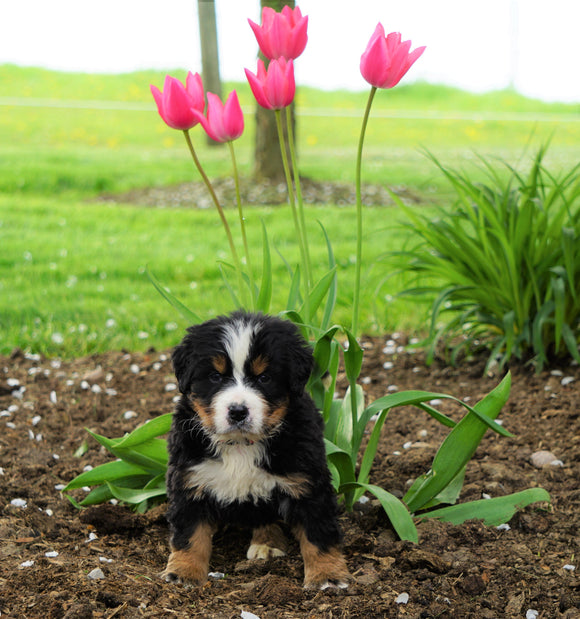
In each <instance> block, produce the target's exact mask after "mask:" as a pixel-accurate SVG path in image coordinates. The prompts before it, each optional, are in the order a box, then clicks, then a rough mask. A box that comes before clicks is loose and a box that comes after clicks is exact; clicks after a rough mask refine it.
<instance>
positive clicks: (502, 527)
mask: <svg viewBox="0 0 580 619" xmlns="http://www.w3.org/2000/svg"><path fill="white" fill-rule="evenodd" d="M495 528H496V529H497V530H498V531H509V530H510V529H511V527H510V525H509V524H507V522H504V524H500V525H498V526H497V527H495Z"/></svg>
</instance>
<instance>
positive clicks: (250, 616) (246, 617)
mask: <svg viewBox="0 0 580 619" xmlns="http://www.w3.org/2000/svg"><path fill="white" fill-rule="evenodd" d="M240 617H241V618H242V619H260V617H258V615H254V613H249V612H248V611H247V610H243V611H242V614H241V615H240Z"/></svg>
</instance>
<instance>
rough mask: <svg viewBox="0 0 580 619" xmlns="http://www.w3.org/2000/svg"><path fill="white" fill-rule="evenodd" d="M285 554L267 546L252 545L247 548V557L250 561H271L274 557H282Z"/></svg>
mask: <svg viewBox="0 0 580 619" xmlns="http://www.w3.org/2000/svg"><path fill="white" fill-rule="evenodd" d="M285 555H286V553H285V552H284V551H283V550H280V548H273V547H272V546H268V545H267V544H252V545H251V546H250V547H249V548H248V553H247V555H246V556H247V557H248V559H249V560H250V561H255V560H257V559H265V560H268V559H273V558H274V557H284V556H285Z"/></svg>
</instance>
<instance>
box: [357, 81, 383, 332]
mask: <svg viewBox="0 0 580 619" xmlns="http://www.w3.org/2000/svg"><path fill="white" fill-rule="evenodd" d="M376 92H377V89H376V87H375V86H373V87H372V88H371V91H370V93H369V98H368V101H367V107H366V109H365V113H364V116H363V121H362V127H361V131H360V138H359V141H358V149H357V154H356V173H355V182H356V188H355V191H356V263H355V277H354V298H353V303H352V329H351V331H352V334H353V336H354V337H357V335H358V320H359V301H360V279H361V263H362V235H363V214H362V192H361V167H362V151H363V143H364V140H365V133H366V129H367V124H368V121H369V115H370V111H371V106H372V104H373V99H374V96H375V93H376Z"/></svg>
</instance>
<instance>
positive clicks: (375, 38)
mask: <svg viewBox="0 0 580 619" xmlns="http://www.w3.org/2000/svg"><path fill="white" fill-rule="evenodd" d="M410 48H411V41H403V42H401V34H400V33H399V32H391V33H390V34H388V35H387V36H385V30H384V28H383V26H382V24H380V23H379V24H378V25H377V27H376V29H375V31H374V33H373V35H372V37H371V38H370V41H369V43H368V45H367V48H366V49H365V51H364V53H363V55H362V56H361V59H360V71H361V73H362V76H363V77H364V78H365V80H366V81H367V82H368V83H369V84H371V85H372V86H374V87H375V88H392V87H393V86H396V85H397V84H398V83H399V82H400V80H401V78H402V77H403V75H405V73H407V71H408V70H409V69H410V68H411V65H412V64H413V63H414V62H415V60H417V58H419V56H420V55H421V54H422V53H423V52H424V51H425V47H418V48H417V49H415V50H413V51H412V52H411V53H409V50H410Z"/></svg>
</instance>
